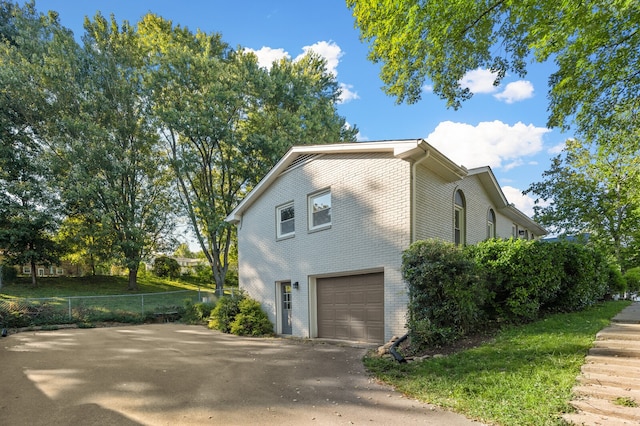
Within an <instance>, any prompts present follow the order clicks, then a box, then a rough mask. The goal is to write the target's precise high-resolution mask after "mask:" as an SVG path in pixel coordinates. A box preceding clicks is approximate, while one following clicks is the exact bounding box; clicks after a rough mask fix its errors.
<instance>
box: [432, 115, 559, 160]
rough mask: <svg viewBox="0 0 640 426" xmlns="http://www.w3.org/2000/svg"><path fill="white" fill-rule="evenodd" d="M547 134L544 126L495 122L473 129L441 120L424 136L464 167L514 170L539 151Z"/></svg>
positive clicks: (462, 124)
mask: <svg viewBox="0 0 640 426" xmlns="http://www.w3.org/2000/svg"><path fill="white" fill-rule="evenodd" d="M547 132H550V130H549V129H547V128H546V127H536V126H534V125H533V124H529V125H525V124H523V123H521V122H518V123H516V124H514V125H513V126H510V125H508V124H505V123H503V122H501V121H498V120H496V121H487V122H481V123H478V125H477V126H472V125H470V124H466V123H454V122H452V121H443V122H441V123H440V124H438V126H437V127H436V128H435V130H434V131H433V132H432V133H431V134H430V135H429V136H427V142H429V143H430V144H431V145H433V146H434V147H436V148H437V149H438V150H439V151H441V152H442V153H443V154H444V155H446V156H447V157H449V158H451V159H452V160H453V161H454V162H455V163H457V164H462V165H464V166H465V167H467V168H474V167H482V166H490V167H492V168H513V167H515V166H517V165H519V164H520V163H519V162H522V161H523V160H522V159H523V158H525V157H529V156H532V155H535V154H537V153H539V152H540V151H541V150H542V148H543V142H542V137H543V136H544V134H545V133H547ZM503 162H506V163H507V165H506V166H505V165H503Z"/></svg>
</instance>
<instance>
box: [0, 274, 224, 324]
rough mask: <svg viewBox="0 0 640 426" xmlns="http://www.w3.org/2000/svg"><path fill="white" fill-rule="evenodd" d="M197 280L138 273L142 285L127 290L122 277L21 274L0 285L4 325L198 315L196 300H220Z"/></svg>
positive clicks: (0, 315)
mask: <svg viewBox="0 0 640 426" xmlns="http://www.w3.org/2000/svg"><path fill="white" fill-rule="evenodd" d="M198 284H199V283H198V282H197V281H196V280H195V279H193V278H192V279H191V280H190V281H189V282H188V281H186V280H169V279H164V278H158V277H155V276H153V275H150V274H145V275H144V276H139V277H138V290H136V291H129V290H127V286H128V279H127V277H122V276H88V277H52V278H45V277H42V278H39V279H38V285H37V286H33V285H32V284H31V280H30V279H29V278H24V277H20V278H18V279H16V280H13V281H12V282H10V283H6V282H5V283H4V285H3V286H2V288H0V326H2V327H3V328H4V327H7V328H13V329H19V328H23V327H34V326H47V327H48V326H56V325H60V324H69V323H75V324H78V325H79V326H83V327H87V326H94V325H95V324H97V323H107V322H119V323H138V324H139V323H143V322H150V321H157V320H159V319H160V320H162V319H163V318H169V317H170V318H172V319H173V320H178V319H180V318H182V317H183V316H184V315H187V316H188V317H190V316H193V314H194V312H192V311H194V307H195V304H196V303H199V302H201V301H202V302H205V301H206V302H207V303H209V304H215V302H216V300H217V297H216V296H215V295H214V293H213V292H214V288H213V287H211V286H208V285H204V286H203V285H198Z"/></svg>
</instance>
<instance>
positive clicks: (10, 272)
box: [0, 264, 18, 283]
mask: <svg viewBox="0 0 640 426" xmlns="http://www.w3.org/2000/svg"><path fill="white" fill-rule="evenodd" d="M0 274H2V276H1V277H0V278H1V279H0V281H2V282H3V283H10V282H13V281H15V279H16V278H17V277H18V270H17V269H16V268H15V267H14V266H11V265H5V264H2V265H0Z"/></svg>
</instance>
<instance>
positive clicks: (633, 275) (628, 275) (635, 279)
mask: <svg viewBox="0 0 640 426" xmlns="http://www.w3.org/2000/svg"><path fill="white" fill-rule="evenodd" d="M624 279H625V281H626V284H627V290H628V291H629V292H631V293H638V292H639V291H640V267H635V268H631V269H627V271H626V272H625V273H624Z"/></svg>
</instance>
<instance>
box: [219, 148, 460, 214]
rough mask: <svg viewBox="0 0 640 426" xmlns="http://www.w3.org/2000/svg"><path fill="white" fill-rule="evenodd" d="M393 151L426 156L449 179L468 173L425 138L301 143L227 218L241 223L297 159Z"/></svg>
mask: <svg viewBox="0 0 640 426" xmlns="http://www.w3.org/2000/svg"><path fill="white" fill-rule="evenodd" d="M375 152H389V153H392V154H393V155H394V156H395V157H397V158H401V159H403V160H407V161H414V160H418V159H422V158H424V159H425V160H426V161H427V162H428V163H429V165H430V167H431V168H432V169H433V170H434V172H436V173H438V174H439V175H441V176H442V177H443V178H445V179H450V180H452V181H453V180H458V179H462V178H463V177H464V176H465V175H466V174H467V169H466V168H464V167H463V166H459V165H457V164H455V163H454V162H452V161H451V160H450V159H448V158H447V157H446V156H445V155H444V154H442V153H441V152H440V151H438V150H437V149H435V148H434V147H432V146H431V145H429V144H428V143H427V142H425V141H424V140H423V139H407V140H389V141H378V142H352V143H338V144H329V145H300V146H294V147H292V148H291V149H289V151H287V153H286V154H285V155H284V156H283V157H282V158H281V159H280V161H278V163H276V165H275V166H274V167H273V168H272V169H271V170H270V171H269V173H267V174H266V176H265V177H264V178H262V180H261V181H260V182H258V184H257V185H256V186H255V188H253V190H251V191H250V192H249V194H247V196H246V197H245V198H244V199H243V200H242V201H241V202H240V204H238V206H237V207H236V208H235V209H233V211H232V212H231V213H230V214H229V216H227V218H226V219H225V220H226V221H227V222H231V223H239V222H240V218H241V217H242V214H243V213H244V212H245V211H246V210H247V209H248V208H249V207H250V206H251V205H252V204H253V203H254V202H255V201H256V200H257V199H258V198H259V197H260V195H262V193H263V192H264V191H265V190H266V189H267V188H269V186H270V185H271V183H273V182H274V181H275V180H276V179H277V178H278V176H280V174H281V173H282V172H284V171H285V170H287V168H289V166H291V165H292V164H294V163H296V160H304V159H305V158H307V157H309V156H312V155H326V154H354V153H375Z"/></svg>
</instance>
